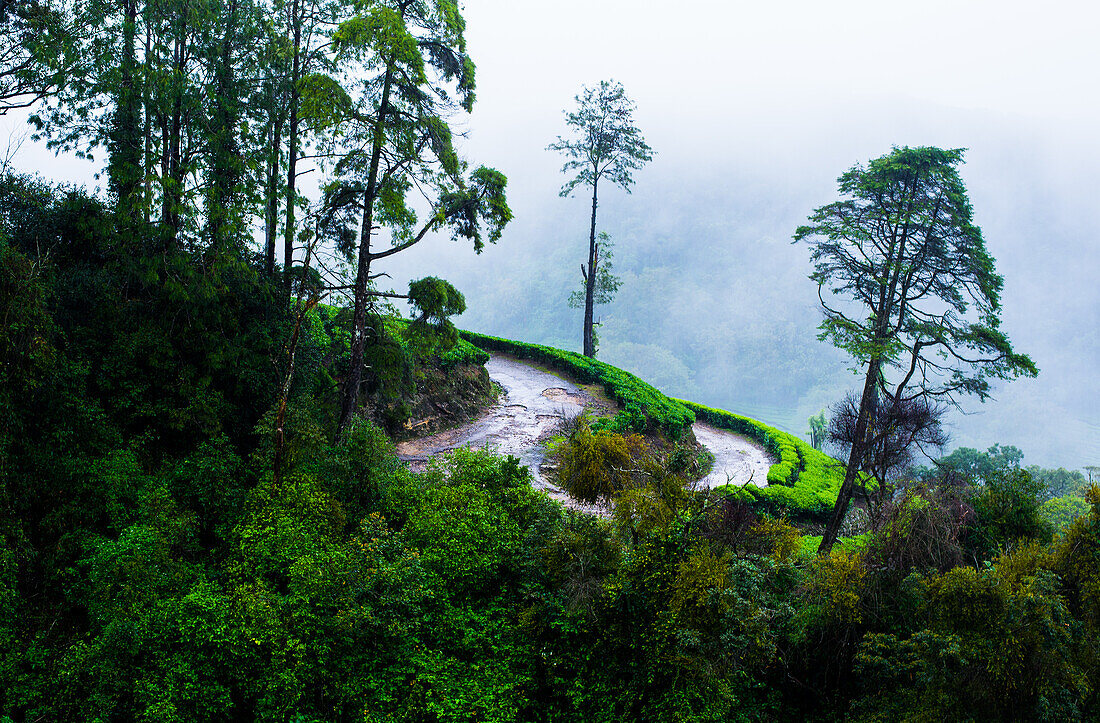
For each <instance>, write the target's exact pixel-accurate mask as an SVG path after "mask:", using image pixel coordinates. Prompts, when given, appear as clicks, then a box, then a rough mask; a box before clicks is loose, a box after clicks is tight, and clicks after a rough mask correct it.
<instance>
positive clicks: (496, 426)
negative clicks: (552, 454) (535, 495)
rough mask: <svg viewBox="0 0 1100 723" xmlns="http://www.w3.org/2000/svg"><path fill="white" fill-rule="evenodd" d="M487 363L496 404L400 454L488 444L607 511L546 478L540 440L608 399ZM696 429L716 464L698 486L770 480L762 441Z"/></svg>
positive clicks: (499, 362) (553, 490) (510, 362)
mask: <svg viewBox="0 0 1100 723" xmlns="http://www.w3.org/2000/svg"><path fill="white" fill-rule="evenodd" d="M485 368H486V369H487V370H488V372H489V378H490V379H492V380H493V381H494V382H496V383H497V384H499V385H500V386H501V388H502V389H503V394H502V395H501V397H500V399H499V400H498V401H497V403H496V404H495V405H493V406H492V407H490V408H489V409H488V410H486V412H485V413H484V414H483V415H482V416H481V417H480V418H478V419H477V420H475V421H473V422H470V423H468V424H465V425H462V426H460V427H456V428H454V429H449V430H445V431H443V432H439V433H437V434H433V435H431V436H428V437H421V438H419V439H411V440H408V441H405V442H401V443H400V444H398V445H397V456H398V457H399V458H400V459H402V460H405V461H406V462H408V463H409V466H410V468H412V469H413V470H414V471H419V470H422V469H424V468H425V467H426V466H427V464H428V461H429V460H430V459H431V458H432V457H434V456H436V455H440V454H443V453H444V452H447V451H449V450H452V449H456V448H458V447H484V446H489V447H492V448H494V449H495V450H496V451H497V452H499V453H501V454H509V455H513V456H515V457H519V459H520V460H521V461H522V462H523V464H524V465H525V466H526V467H527V468H528V469H530V470H531V477H532V484H533V485H534V486H535V487H536V488H537V489H545V490H546V491H547V492H548V493H549V494H550V496H551V497H552V498H554V499H557V500H561V501H562V502H565V503H566V504H568V505H569V506H571V507H574V508H578V509H588V510H589V511H593V512H600V513H606V511H605V510H602V509H598V508H587V507H582V506H579V505H578V504H577V503H576V502H574V501H572V500H570V499H568V498H567V496H566V495H565V493H563V492H562V491H561V490H560V489H558V488H557V487H555V486H554V485H553V484H552V483H551V482H550V481H549V480H548V479H547V476H546V474H545V465H546V463H547V460H546V450H545V448H544V447H543V445H542V442H543V441H544V440H545V439H547V438H548V437H551V436H553V435H554V434H555V433H556V432H557V430H558V428H559V426H560V425H561V423H562V421H563V420H565V419H567V418H570V417H574V416H576V415H578V414H580V412H581V411H582V410H583V409H584V408H586V407H588V406H591V405H593V404H595V403H599V404H602V405H603V406H604V407H605V408H606V402H598V400H596V399H594V398H593V397H592V396H591V395H590V394H588V393H587V392H586V391H585V390H584V389H582V388H580V387H579V386H577V385H576V384H574V383H572V382H570V381H567V380H566V379H563V378H561V377H559V376H557V375H556V374H553V373H551V372H549V371H544V370H542V369H538V368H536V367H534V366H531V365H529V364H527V363H525V362H522V361H519V360H517V359H515V358H513V357H509V356H506V355H502V354H493V355H492V357H491V358H490V359H489V361H488V363H486V365H485ZM693 429H694V431H695V436H696V438H698V440H699V441H700V442H701V443H702V444H703V445H705V446H706V447H707V448H708V449H709V450H710V451H711V452H712V453H713V454H714V457H715V463H714V468H713V469H712V471H711V472H710V474H709V475H708V476H707V477H706V478H705V479H703V480H700V481H699V482H698V483H697V486H698V487H716V486H718V485H723V484H726V483H727V482H732V483H735V484H744V483H745V482H747V481H748V480H749V479H750V475H751V479H752V483H753V484H759V485H765V484H767V477H768V467H770V466H771V464H772V463H773V460H771V458H770V455H768V453H767V452H766V451H765V450H764V449H763V447H761V446H760V445H759V444H757V443H756V442H754V441H752V440H750V439H748V438H746V437H742V436H741V435H738V434H734V433H732V432H727V431H725V430H721V429H717V428H715V427H711V426H710V425H707V424H703V423H702V422H696V424H695V426H694V427H693Z"/></svg>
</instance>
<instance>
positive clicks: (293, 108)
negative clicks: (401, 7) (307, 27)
mask: <svg viewBox="0 0 1100 723" xmlns="http://www.w3.org/2000/svg"><path fill="white" fill-rule="evenodd" d="M299 12H300V0H294V2H293V4H292V5H291V13H292V17H291V32H292V33H293V36H294V51H293V60H292V67H291V73H290V143H289V145H288V147H287V172H286V228H285V229H284V232H283V275H284V280H283V285H284V286H285V287H286V293H287V296H288V297H289V296H290V288H291V276H290V271H291V268H292V267H293V266H294V238H295V233H294V231H295V229H294V211H295V204H296V203H297V201H298V195H297V192H296V190H295V186H296V182H297V180H298V131H299V128H298V104H299V102H300V97H299V95H298V80H299V77H298V76H299V74H300V73H301V72H302V66H301V46H302V19H301V17H299Z"/></svg>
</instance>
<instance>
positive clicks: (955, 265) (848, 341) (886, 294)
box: [794, 147, 1038, 554]
mask: <svg viewBox="0 0 1100 723" xmlns="http://www.w3.org/2000/svg"><path fill="white" fill-rule="evenodd" d="M962 160H963V150H962V149H954V150H942V149H939V148H932V147H920V148H908V147H905V148H895V149H893V150H892V151H891V152H890V153H888V154H886V155H885V156H882V157H881V158H877V159H875V160H873V161H871V162H870V163H868V164H867V165H866V166H862V165H856V166H853V167H852V168H851V169H850V170H848V171H847V172H846V173H845V174H844V175H842V176H841V177H840V178H839V179H838V181H839V189H840V193H841V196H842V200H840V201H836V202H835V203H831V204H828V205H826V206H822V207H821V208H818V209H817V210H816V211H814V213H813V214H812V215H811V216H810V218H809V221H810V223H809V224H808V225H805V226H801V227H799V228H798V230H797V231H796V232H795V235H794V239H795V241H796V242H797V241H806V242H807V243H809V244H810V247H811V260H812V262H813V264H814V272H813V274H811V276H810V278H811V279H812V280H813V281H816V282H817V284H818V298H819V299H820V301H821V307H822V309H823V312H824V316H825V319H824V321H822V323H821V327H820V328H821V334H820V338H821V339H823V340H829V341H831V342H832V343H833V344H834V345H836V346H837V347H838V348H840V349H843V350H844V351H846V352H848V353H849V354H850V355H851V356H852V358H853V359H854V360H855V361H856V363H857V364H858V368H860V369H862V370H863V371H864V374H865V376H864V385H863V391H862V394H861V395H860V403H859V410H858V413H857V414H855V421H854V424H853V426H852V429H851V430H850V438H851V442H852V444H851V450H850V453H849V455H848V468H847V472H846V473H845V476H844V483H843V485H842V486H841V489H840V493H839V494H838V495H837V502H836V506H835V507H834V508H833V512H832V515H831V517H830V519H829V522H828V524H827V526H826V528H825V532H824V534H823V536H822V541H821V548H820V552H821V553H822V554H825V553H827V552H828V551H829V550H830V549H831V548H832V546H833V543H834V542H835V541H836V537H837V534H838V532H839V530H840V525H841V523H842V522H843V520H844V515H845V513H846V512H847V509H848V504H849V502H850V501H851V499H852V494H853V490H854V486H855V483H856V479H857V477H858V475H859V474H860V473H861V472H870V471H871V470H870V467H871V466H872V460H873V454H872V452H873V450H875V449H876V446H877V440H876V438H875V435H876V434H881V433H883V430H887V429H889V426H890V425H884V424H880V423H879V421H880V420H877V419H876V418H875V417H876V414H877V413H878V410H882V409H891V408H893V409H900V408H903V405H905V404H908V403H910V402H912V401H913V400H917V399H929V400H938V401H940V402H943V403H946V404H950V405H956V406H957V405H958V399H959V397H960V396H962V395H974V396H977V397H978V398H979V399H980V400H982V401H984V400H985V399H987V398H988V397H989V396H990V382H991V381H992V380H996V379H1013V378H1016V377H1018V376H1021V375H1024V376H1035V375H1036V374H1038V370H1037V368H1036V367H1035V364H1034V362H1032V360H1031V359H1030V358H1028V357H1027V356H1026V355H1022V354H1017V353H1016V352H1015V351H1013V349H1012V345H1011V343H1010V342H1009V340H1008V337H1007V336H1006V335H1005V334H1004V332H1003V331H1001V329H1000V324H1001V320H1000V316H999V314H1000V309H1001V301H1000V295H1001V289H1002V287H1003V284H1004V280H1003V278H1002V277H1001V276H999V275H998V274H997V273H996V271H995V269H994V262H993V257H992V256H990V255H989V252H988V251H987V250H986V247H985V241H984V239H983V238H982V233H981V230H980V229H979V228H978V227H977V226H975V225H974V223H973V210H972V208H971V205H970V201H969V199H968V198H967V193H966V188H965V186H964V185H963V182H962V179H961V178H960V177H959V174H958V169H957V166H958V165H959V164H960V163H962ZM826 290H828V291H830V292H831V295H832V296H836V297H839V299H838V300H837V301H833V300H832V299H830V298H827V296H826V294H825V292H826ZM887 400H889V401H888V403H884V402H886V401H887Z"/></svg>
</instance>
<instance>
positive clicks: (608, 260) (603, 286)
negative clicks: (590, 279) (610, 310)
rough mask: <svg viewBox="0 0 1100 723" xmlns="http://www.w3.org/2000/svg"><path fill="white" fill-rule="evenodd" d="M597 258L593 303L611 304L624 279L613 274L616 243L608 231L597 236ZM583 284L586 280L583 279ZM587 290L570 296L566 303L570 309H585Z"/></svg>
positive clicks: (582, 289)
mask: <svg viewBox="0 0 1100 723" xmlns="http://www.w3.org/2000/svg"><path fill="white" fill-rule="evenodd" d="M596 256H597V258H598V259H599V265H598V266H597V269H596V285H595V287H594V289H593V296H592V303H594V304H610V303H611V302H612V301H613V300H614V299H615V292H617V291H618V290H619V287H620V286H622V284H623V280H622V278H620V277H618V276H615V274H614V273H612V269H614V268H615V264H614V262H612V259H613V258H614V257H615V243H614V242H613V241H612V240H611V235H610V234H609V233H607V232H606V231H600V233H599V234H598V235H597V236H596ZM581 281H582V282H585V281H586V280H585V279H584V278H582V279H581ZM585 293H586V289H585V288H584V287H583V286H582V288H580V289H578V290H577V291H574V292H573V293H571V294H569V299H568V301H567V302H566V303H568V304H569V308H570V309H583V308H584V299H585Z"/></svg>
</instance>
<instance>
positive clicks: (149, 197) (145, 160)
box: [141, 3, 153, 226]
mask: <svg viewBox="0 0 1100 723" xmlns="http://www.w3.org/2000/svg"><path fill="white" fill-rule="evenodd" d="M144 14H145V57H144V67H143V69H142V70H143V73H142V88H141V93H142V101H143V103H144V106H145V128H144V135H145V152H144V155H143V156H142V161H141V172H142V174H143V175H144V176H145V197H144V198H143V199H142V206H143V209H142V210H143V212H144V218H145V225H146V226H148V225H149V220H150V219H149V216H150V214H151V213H152V207H153V173H152V170H153V97H152V93H151V92H150V86H151V85H152V83H151V82H150V81H149V69H150V68H151V67H152V62H153V60H152V54H153V29H152V21H151V18H150V17H149V14H150V11H149V3H146V4H145V13H144Z"/></svg>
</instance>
